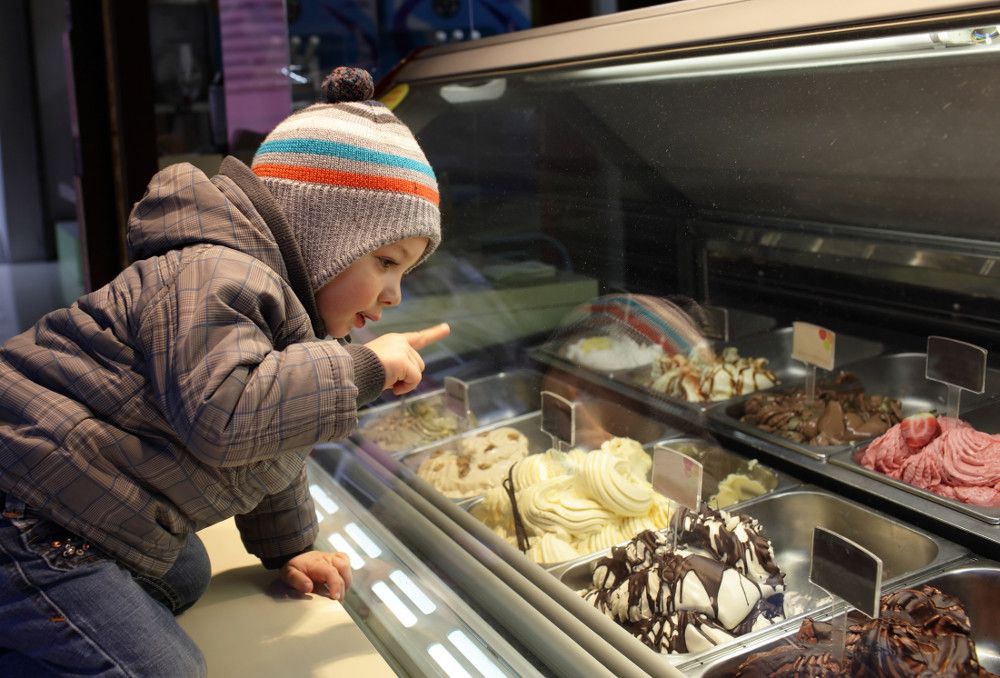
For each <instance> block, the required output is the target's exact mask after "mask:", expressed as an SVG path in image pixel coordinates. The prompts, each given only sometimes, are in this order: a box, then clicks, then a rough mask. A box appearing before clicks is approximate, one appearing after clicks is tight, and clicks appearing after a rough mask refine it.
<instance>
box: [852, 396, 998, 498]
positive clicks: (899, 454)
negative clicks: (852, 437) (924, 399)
mask: <svg viewBox="0 0 1000 678" xmlns="http://www.w3.org/2000/svg"><path fill="white" fill-rule="evenodd" d="M918 417H922V420H921V421H920V425H921V430H920V431H919V435H916V434H915V432H914V428H915V426H914V424H913V422H914V421H915V420H916V419H917V418H918ZM918 417H908V418H907V419H904V420H903V421H902V422H901V423H899V424H897V425H896V426H893V427H892V428H891V429H889V430H888V431H887V432H886V433H885V435H883V436H881V437H880V438H878V439H876V440H873V441H872V442H871V444H869V445H868V447H867V448H866V449H865V451H864V454H863V455H862V456H861V459H860V462H861V464H862V465H863V466H865V467H867V468H870V469H872V470H875V471H878V472H880V473H884V474H885V475H887V476H889V477H890V478H895V479H897V480H901V481H903V482H904V483H909V484H911V485H915V486H916V487H920V488H922V489H925V490H928V491H930V492H933V493H935V494H938V495H940V496H942V497H946V498H948V499H954V500H956V501H960V502H964V503H967V504H974V505H976V506H989V507H1000V436H997V435H990V434H988V433H982V432H980V431H977V430H976V429H974V428H973V427H972V426H970V425H969V424H967V423H965V422H964V421H961V420H959V419H952V418H951V417H936V418H934V417H933V415H930V414H925V415H918ZM928 418H929V419H928ZM932 420H933V421H932ZM925 429H926V431H927V432H925Z"/></svg>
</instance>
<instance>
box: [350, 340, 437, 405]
mask: <svg viewBox="0 0 1000 678" xmlns="http://www.w3.org/2000/svg"><path fill="white" fill-rule="evenodd" d="M450 333H451V328H450V327H448V323H441V324H440V325H435V326H433V327H428V328H425V329H422V330H419V331H416V332H405V333H403V334H398V333H395V332H393V333H390V334H383V335H382V336H381V337H378V338H376V339H372V340H371V341H369V342H368V343H367V344H365V346H367V347H368V348H370V349H371V350H372V351H374V353H375V355H377V356H378V359H379V360H380V361H382V367H383V368H384V369H385V384H384V385H383V388H391V389H392V392H393V393H395V394H396V395H403V394H404V393H409V392H410V391H412V390H413V389H415V388H416V387H417V385H418V384H419V383H420V379H421V378H422V377H423V373H424V360H423V358H421V357H420V354H419V353H417V350H418V349H421V348H424V347H425V346H428V345H430V344H432V343H434V342H435V341H440V340H441V339H444V338H445V337H447V336H448V334H450Z"/></svg>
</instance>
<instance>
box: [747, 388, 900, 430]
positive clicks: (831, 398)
mask: <svg viewBox="0 0 1000 678" xmlns="http://www.w3.org/2000/svg"><path fill="white" fill-rule="evenodd" d="M902 418H903V410H902V405H901V404H900V402H899V401H898V400H896V399H895V398H887V397H885V396H879V395H865V394H864V392H863V388H862V386H861V384H860V383H859V382H858V381H857V380H856V379H855V378H854V377H853V376H852V375H849V374H843V373H841V374H840V375H838V377H837V379H836V380H835V381H834V382H833V383H832V384H831V385H829V387H825V388H819V387H817V389H816V397H815V398H814V399H812V400H810V399H809V398H808V397H807V395H806V393H805V391H804V390H803V389H801V388H796V389H793V390H791V391H782V392H777V393H775V392H771V393H759V394H755V395H753V396H751V397H750V398H748V399H747V401H746V403H745V404H744V409H743V416H741V417H740V421H742V422H744V423H747V424H751V425H753V426H756V427H757V428H759V429H761V430H762V431H767V432H768V433H773V434H775V435H779V436H782V437H783V438H788V439H789V440H793V441H795V442H797V443H805V444H807V445H821V446H822V445H843V444H845V443H847V442H850V441H852V440H867V439H868V438H874V437H876V436H880V435H882V434H883V433H885V432H886V431H887V430H889V428H890V427H892V426H894V425H895V424H898V423H899V422H900V421H902Z"/></svg>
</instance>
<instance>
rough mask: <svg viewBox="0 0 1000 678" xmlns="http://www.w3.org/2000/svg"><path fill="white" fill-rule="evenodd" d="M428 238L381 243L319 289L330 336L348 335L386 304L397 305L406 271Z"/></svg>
mask: <svg viewBox="0 0 1000 678" xmlns="http://www.w3.org/2000/svg"><path fill="white" fill-rule="evenodd" d="M428 242H429V241H428V240H427V238H424V237H414V238H407V239H406V240H399V241H397V242H394V243H391V244H389V245H385V246H384V247H380V248H378V249H377V250H375V251H374V252H371V253H370V254H366V255H365V256H363V257H361V258H360V259H358V260H357V261H355V262H354V263H353V264H351V265H350V267H349V268H348V269H347V270H345V271H344V272H343V273H341V274H340V275H338V276H337V277H336V278H334V279H333V280H331V281H330V282H328V283H327V284H326V285H324V286H323V287H322V288H321V289H320V291H319V292H317V293H316V305H317V306H318V307H319V314H320V317H322V318H323V323H324V324H325V325H326V331H327V332H329V333H330V336H332V337H343V336H346V335H347V333H348V332H350V331H351V328H358V329H360V328H362V327H364V326H365V322H367V321H368V320H371V321H373V322H374V321H378V319H379V318H381V317H382V309H383V308H384V307H386V306H397V305H398V304H399V302H400V301H401V300H402V294H401V292H400V290H399V283H400V281H401V280H402V278H403V273H404V272H405V271H407V270H409V269H410V267H411V266H413V265H414V264H416V263H417V261H418V260H419V259H420V257H421V255H423V253H424V250H425V249H427V245H428Z"/></svg>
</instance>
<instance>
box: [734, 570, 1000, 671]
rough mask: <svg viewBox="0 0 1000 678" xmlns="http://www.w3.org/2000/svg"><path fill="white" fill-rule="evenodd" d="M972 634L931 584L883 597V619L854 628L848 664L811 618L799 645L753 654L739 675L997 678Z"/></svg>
mask: <svg viewBox="0 0 1000 678" xmlns="http://www.w3.org/2000/svg"><path fill="white" fill-rule="evenodd" d="M971 632H972V626H971V624H970V622H969V618H968V616H967V615H966V613H965V610H964V609H963V607H962V605H961V603H960V602H959V600H958V599H957V598H955V597H953V596H949V595H947V594H945V593H942V592H941V591H940V590H938V589H936V588H934V587H933V586H927V585H924V586H921V587H919V588H912V589H902V590H900V591H896V592H893V593H888V594H886V595H884V596H882V609H881V613H880V616H879V618H878V619H870V620H868V621H866V622H864V623H861V624H855V625H852V626H851V627H850V628H849V629H848V631H847V637H846V642H845V647H844V659H843V661H842V662H838V661H837V660H836V659H834V657H833V654H832V652H831V650H832V647H831V645H830V640H831V627H830V624H827V623H823V622H814V621H813V620H812V619H806V620H805V621H803V622H802V626H801V628H800V629H799V633H798V635H797V636H796V639H795V641H794V642H790V643H787V644H782V645H779V646H777V647H775V648H772V649H770V650H768V651H766V652H759V653H756V654H752V655H750V656H749V657H748V658H747V659H746V660H745V661H744V662H743V664H742V665H741V666H740V668H739V670H738V672H737V673H736V676H737V678H758V677H760V678H772V677H773V678H785V677H793V676H831V677H833V676H844V675H851V676H871V677H872V678H881V677H883V676H886V677H889V676H891V677H896V676H915V677H916V676H976V677H980V678H987V677H989V676H993V674H992V673H990V672H988V671H986V670H985V669H983V668H982V666H980V665H979V659H978V656H977V654H976V645H975V642H973V640H972V637H971Z"/></svg>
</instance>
